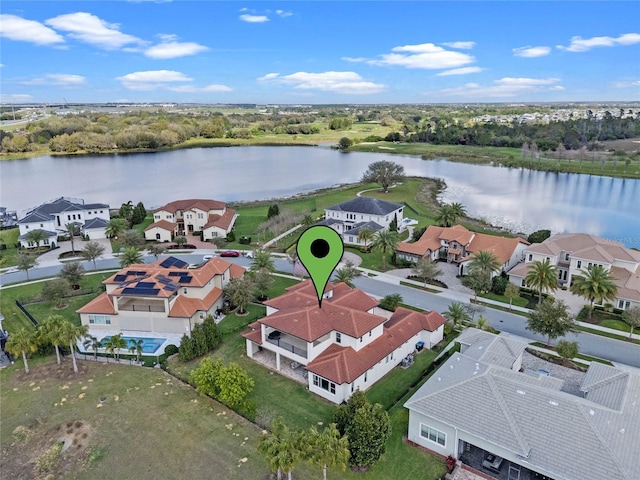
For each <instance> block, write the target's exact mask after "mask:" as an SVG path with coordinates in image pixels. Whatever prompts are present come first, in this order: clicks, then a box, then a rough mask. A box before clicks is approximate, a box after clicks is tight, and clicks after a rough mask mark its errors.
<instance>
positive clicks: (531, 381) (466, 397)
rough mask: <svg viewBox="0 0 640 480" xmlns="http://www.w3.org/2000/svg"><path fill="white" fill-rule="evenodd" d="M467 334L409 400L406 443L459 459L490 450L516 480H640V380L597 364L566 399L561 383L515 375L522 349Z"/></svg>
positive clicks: (508, 342) (484, 335) (513, 342)
mask: <svg viewBox="0 0 640 480" xmlns="http://www.w3.org/2000/svg"><path fill="white" fill-rule="evenodd" d="M470 330H471V331H470V333H469V334H467V332H469V331H466V332H464V333H463V334H462V335H461V337H460V339H461V341H462V342H466V345H463V348H462V349H461V352H460V353H455V354H453V355H452V356H451V357H450V358H449V359H448V360H447V361H446V362H445V363H444V364H443V365H442V366H441V367H440V368H439V369H438V370H437V371H436V372H435V373H434V374H433V375H432V376H431V378H430V379H429V380H427V382H426V383H425V384H424V385H423V386H422V387H420V388H419V389H418V391H417V392H416V393H415V394H414V395H413V396H412V397H411V398H410V399H409V400H408V401H407V402H406V403H405V407H406V408H407V409H409V427H408V438H409V440H411V441H412V442H414V443H416V444H418V445H421V446H423V447H425V448H427V449H429V450H432V451H435V452H437V453H439V454H441V455H453V456H454V457H456V458H459V457H460V456H461V455H463V453H464V452H465V451H468V450H470V449H473V448H474V447H476V448H479V449H482V450H485V451H486V452H488V453H491V454H492V455H494V458H495V457H500V458H502V459H504V460H505V461H506V462H505V463H508V464H509V467H508V469H509V472H510V473H513V474H514V475H518V476H515V477H513V478H521V477H519V473H521V471H522V470H524V469H527V470H529V471H530V472H533V474H532V476H531V477H525V478H533V477H536V478H544V477H546V478H553V479H555V480H602V479H604V478H617V479H621V480H622V479H624V480H633V479H638V478H640V462H638V456H637V455H638V452H637V445H638V443H639V442H640V376H639V375H637V374H635V373H632V372H629V371H624V370H620V369H618V368H614V367H609V366H606V365H603V364H600V363H596V362H593V363H592V364H591V366H590V367H589V369H588V371H587V373H586V375H585V377H584V379H583V381H582V384H581V386H580V392H579V393H580V395H577V394H571V393H567V392H565V391H564V390H562V391H561V387H562V384H563V381H562V380H561V379H558V378H554V377H546V376H540V375H528V374H527V373H521V372H519V371H518V369H519V366H518V361H517V358H518V356H519V355H520V356H521V353H520V354H519V353H518V352H521V350H523V349H524V344H521V345H518V343H520V342H517V341H516V340H512V339H509V338H507V339H502V340H501V337H502V335H500V336H496V335H493V334H489V333H486V332H482V335H480V336H478V335H477V332H478V331H477V330H475V329H470ZM490 336H492V337H493V338H491V337H490ZM473 337H475V338H473ZM510 364H511V365H512V366H510ZM576 393H578V392H576ZM502 470H503V471H502V473H505V474H506V468H503V469H502ZM522 473H524V472H522ZM536 475H537V476H536ZM540 476H544V477H540ZM505 478H506V477H505Z"/></svg>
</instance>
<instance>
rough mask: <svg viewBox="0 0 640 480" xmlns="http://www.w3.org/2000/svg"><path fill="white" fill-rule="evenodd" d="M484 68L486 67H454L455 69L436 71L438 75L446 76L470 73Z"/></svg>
mask: <svg viewBox="0 0 640 480" xmlns="http://www.w3.org/2000/svg"><path fill="white" fill-rule="evenodd" d="M483 70H484V68H480V67H462V68H454V69H453V70H445V71H444V72H440V73H436V77H446V76H449V75H466V74H468V73H478V72H481V71H483Z"/></svg>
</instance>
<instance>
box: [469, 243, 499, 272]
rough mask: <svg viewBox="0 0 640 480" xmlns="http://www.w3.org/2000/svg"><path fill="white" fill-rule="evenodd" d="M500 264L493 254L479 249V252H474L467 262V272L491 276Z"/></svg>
mask: <svg viewBox="0 0 640 480" xmlns="http://www.w3.org/2000/svg"><path fill="white" fill-rule="evenodd" d="M501 266H502V264H501V263H500V260H498V257H496V256H495V254H493V253H492V252H489V251H487V250H480V251H479V252H476V254H475V255H474V256H473V258H472V259H471V261H470V262H469V272H471V273H473V272H479V273H480V274H482V275H485V276H488V277H489V278H491V274H492V273H493V272H495V271H496V270H498V269H499V268H500V267H501Z"/></svg>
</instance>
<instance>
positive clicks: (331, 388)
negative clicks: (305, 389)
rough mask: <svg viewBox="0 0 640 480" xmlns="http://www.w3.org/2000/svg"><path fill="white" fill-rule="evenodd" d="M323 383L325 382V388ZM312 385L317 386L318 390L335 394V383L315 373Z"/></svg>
mask: <svg viewBox="0 0 640 480" xmlns="http://www.w3.org/2000/svg"><path fill="white" fill-rule="evenodd" d="M323 384H326V388H325V386H324V385H323ZM313 385H314V386H316V387H318V388H319V389H320V390H324V391H325V392H328V393H330V394H331V395H335V394H336V384H335V383H333V382H331V381H329V380H327V379H326V378H323V377H321V376H319V375H316V374H315V373H314V374H313Z"/></svg>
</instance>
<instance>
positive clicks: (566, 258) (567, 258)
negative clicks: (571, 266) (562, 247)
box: [564, 253, 569, 261]
mask: <svg viewBox="0 0 640 480" xmlns="http://www.w3.org/2000/svg"><path fill="white" fill-rule="evenodd" d="M564 259H565V260H567V261H569V254H568V253H567V254H565V256H564Z"/></svg>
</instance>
